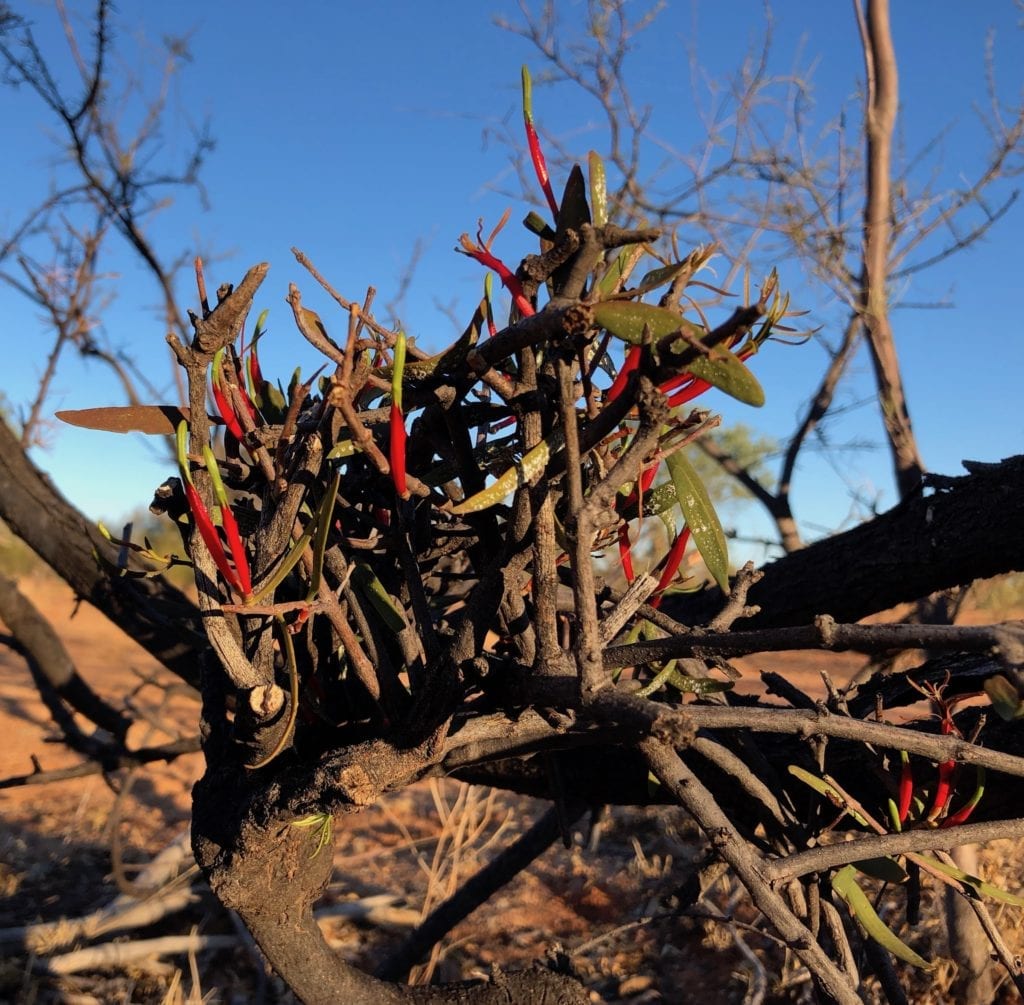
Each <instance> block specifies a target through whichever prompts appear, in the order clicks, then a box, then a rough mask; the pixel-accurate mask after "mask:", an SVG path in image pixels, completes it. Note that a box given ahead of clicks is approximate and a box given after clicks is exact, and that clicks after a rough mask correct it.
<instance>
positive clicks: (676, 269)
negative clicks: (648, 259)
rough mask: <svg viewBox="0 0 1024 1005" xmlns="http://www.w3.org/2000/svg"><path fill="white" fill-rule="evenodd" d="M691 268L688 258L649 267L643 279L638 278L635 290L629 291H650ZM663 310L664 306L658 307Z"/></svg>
mask: <svg viewBox="0 0 1024 1005" xmlns="http://www.w3.org/2000/svg"><path fill="white" fill-rule="evenodd" d="M692 268H693V263H692V262H691V261H690V259H689V258H687V259H686V261H685V262H673V263H672V264H671V265H663V266H661V267H660V268H657V269H651V271H650V272H648V273H647V274H646V275H645V276H644V278H643V279H641V280H640V284H639V286H637V288H636V289H635V290H630V291H629V292H630V293H632V294H633V296H637V297H638V296H642V295H643V294H644V293H650V292H651V290H656V289H657V288H658V287H659V286H664V285H665V284H666V283H671V282H672V280H673V279H675V278H676V276H678V275H680V274H681V273H683V272H686V271H687V270H689V269H692ZM659 310H664V308H659Z"/></svg>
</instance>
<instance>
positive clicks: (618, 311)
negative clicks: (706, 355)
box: [594, 300, 704, 345]
mask: <svg viewBox="0 0 1024 1005" xmlns="http://www.w3.org/2000/svg"><path fill="white" fill-rule="evenodd" d="M594 320H595V321H596V322H597V323H598V324H599V325H600V326H601V327H602V328H604V329H605V330H606V331H609V332H611V333H612V335H614V336H615V337H616V338H620V339H623V340H624V341H626V342H630V343H632V344H633V345H640V344H641V343H642V342H643V337H644V328H645V327H648V328H650V330H651V336H652V338H654V339H655V341H657V340H658V339H660V338H664V337H665V336H666V335H672V334H674V333H675V332H678V331H680V330H682V331H685V332H687V333H688V334H689V335H691V336H692V337H694V338H698V339H699V338H702V337H703V335H704V329H703V328H701V327H700V326H699V325H695V324H694V323H693V322H692V321H687V320H686V318H683V317H680V316H679V315H678V314H676V313H675V311H670V310H668V309H667V308H665V307H654V306H653V305H652V304H638V303H634V302H633V301H631V300H605V301H603V302H602V303H599V304H597V305H595V307H594Z"/></svg>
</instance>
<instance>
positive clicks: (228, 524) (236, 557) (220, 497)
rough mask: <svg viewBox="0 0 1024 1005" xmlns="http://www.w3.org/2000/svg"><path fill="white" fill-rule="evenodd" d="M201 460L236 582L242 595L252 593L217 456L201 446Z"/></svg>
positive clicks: (238, 534)
mask: <svg viewBox="0 0 1024 1005" xmlns="http://www.w3.org/2000/svg"><path fill="white" fill-rule="evenodd" d="M203 460H205V461H206V470H207V471H209V473H210V480H211V481H212V482H213V494H214V495H215V496H216V498H217V506H218V508H219V509H220V522H221V526H223V528H224V533H225V535H226V536H227V539H228V547H229V548H230V549H231V560H232V561H233V562H234V563H235V571H236V572H237V573H238V582H239V584H240V585H241V587H242V596H243V597H248V596H249V595H250V594H251V593H252V578H251V577H250V574H249V558H248V556H247V555H246V553H245V544H244V543H243V542H242V536H241V534H240V533H239V532H238V522H237V521H236V520H235V514H234V513H233V512H232V509H231V504H230V503H229V502H228V494H227V491H226V489H225V488H224V482H223V480H222V479H221V476H220V468H218V467H217V458H216V457H214V456H213V451H212V450H211V449H210V448H209V447H204V448H203Z"/></svg>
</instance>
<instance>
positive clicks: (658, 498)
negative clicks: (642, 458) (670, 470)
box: [619, 482, 678, 534]
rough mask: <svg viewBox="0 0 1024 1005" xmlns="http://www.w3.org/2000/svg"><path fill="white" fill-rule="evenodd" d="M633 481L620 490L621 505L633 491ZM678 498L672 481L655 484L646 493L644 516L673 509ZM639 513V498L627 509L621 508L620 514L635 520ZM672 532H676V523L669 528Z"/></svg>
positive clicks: (656, 514) (659, 513)
mask: <svg viewBox="0 0 1024 1005" xmlns="http://www.w3.org/2000/svg"><path fill="white" fill-rule="evenodd" d="M632 488H633V486H632V483H631V484H629V485H627V486H626V487H625V488H624V489H621V490H620V492H619V495H620V497H621V498H620V500H619V505H620V506H621V505H622V504H623V502H624V500H625V499H626V497H627V496H628V495H629V494H630V492H631V491H632ZM677 502H678V500H677V498H676V487H675V485H673V484H672V483H671V482H662V483H661V484H660V485H655V486H654V487H653V488H649V489H648V490H647V491H646V492H645V493H644V500H643V507H644V509H643V515H644V516H660V515H661V514H662V513H665V512H667V511H668V510H670V509H672V507H673V506H675V505H676V504H677ZM639 515H640V513H639V500H637V501H634V502H632V503H631V504H630V505H629V506H628V507H626V508H625V509H620V510H619V516H621V517H622V519H623V520H635V519H636V518H637V517H638V516H639ZM669 530H670V532H671V533H673V534H674V533H675V525H673V526H672V527H670V528H669Z"/></svg>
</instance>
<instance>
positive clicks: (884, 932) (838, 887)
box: [832, 865, 932, 970]
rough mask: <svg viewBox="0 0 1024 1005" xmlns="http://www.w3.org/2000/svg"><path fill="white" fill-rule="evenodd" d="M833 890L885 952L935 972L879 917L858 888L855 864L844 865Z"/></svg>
mask: <svg viewBox="0 0 1024 1005" xmlns="http://www.w3.org/2000/svg"><path fill="white" fill-rule="evenodd" d="M832 889H833V890H835V891H836V893H838V894H839V896H840V897H842V898H843V900H845V901H846V904H847V906H848V907H849V908H850V911H851V912H852V913H853V916H854V917H855V918H856V919H857V921H858V923H859V924H860V926H861V928H863V929H864V931H865V933H866V934H867V935H868V936H869V937H870V938H872V939H874V940H875V942H877V943H878V944H879V945H880V946H881V947H882V948H883V949H886V950H888V951H889V952H890V953H892V955H893V956H895V957H897V958H898V959H901V960H903V961H904V962H905V963H910V964H912V965H913V966H915V967H920V968H921V969H922V970H931V969H932V964H931V963H929V962H928V961H927V960H926V959H925V958H924V957H923V956H919V955H918V954H917V953H915V952H914V950H913V949H911V948H910V946H908V945H907V944H906V943H905V942H903V941H902V939H900V938H899V937H898V936H897V935H896V933H895V932H894V931H893V930H892V929H891V928H889V926H888V925H886V923H885V922H884V921H882V919H881V918H880V917H879V916H878V914H877V913H876V912H875V909H874V908H873V907H872V906H871V901H869V900H868V898H867V897H866V896H865V895H864V891H863V890H862V889H861V888H860V887H859V886H858V885H857V880H856V872H855V870H854V867H853V866H852V865H847V866H844V867H843V868H842V869H840V870H839V871H838V872H837V873H836V874H835V875H834V876H833V877H832Z"/></svg>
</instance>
